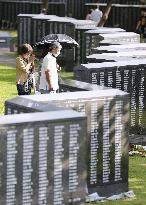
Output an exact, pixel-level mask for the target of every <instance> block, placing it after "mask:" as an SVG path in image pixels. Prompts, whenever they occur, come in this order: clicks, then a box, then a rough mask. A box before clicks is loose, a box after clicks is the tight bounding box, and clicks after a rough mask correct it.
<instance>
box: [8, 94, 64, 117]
mask: <svg viewBox="0 0 146 205" xmlns="http://www.w3.org/2000/svg"><path fill="white" fill-rule="evenodd" d="M63 109H64V111H65V110H66V108H60V107H57V106H55V105H53V104H51V103H50V104H49V105H48V103H42V102H35V101H33V100H27V101H26V100H23V99H21V98H19V97H16V98H13V99H9V100H6V101H5V115H10V114H18V113H32V112H48V111H60V110H63Z"/></svg>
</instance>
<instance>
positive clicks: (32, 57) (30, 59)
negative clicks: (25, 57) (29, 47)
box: [29, 54, 35, 63]
mask: <svg viewBox="0 0 146 205" xmlns="http://www.w3.org/2000/svg"><path fill="white" fill-rule="evenodd" d="M34 60H35V55H34V54H32V55H31V56H30V57H29V63H34Z"/></svg>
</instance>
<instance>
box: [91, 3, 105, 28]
mask: <svg viewBox="0 0 146 205" xmlns="http://www.w3.org/2000/svg"><path fill="white" fill-rule="evenodd" d="M102 15H103V13H102V11H100V10H99V8H98V6H95V8H94V10H93V11H92V12H91V20H92V21H95V22H96V23H97V26H98V24H99V22H100V19H101V17H102Z"/></svg>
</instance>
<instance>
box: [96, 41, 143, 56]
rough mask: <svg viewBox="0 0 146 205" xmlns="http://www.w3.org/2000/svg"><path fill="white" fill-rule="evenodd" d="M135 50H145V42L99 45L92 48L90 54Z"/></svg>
mask: <svg viewBox="0 0 146 205" xmlns="http://www.w3.org/2000/svg"><path fill="white" fill-rule="evenodd" d="M133 50H135V51H137V50H141V51H142V50H146V43H135V44H125V45H109V46H99V47H96V48H93V49H92V54H93V53H94V54H95V53H96V54H101V53H118V52H125V51H130V52H131V51H133Z"/></svg>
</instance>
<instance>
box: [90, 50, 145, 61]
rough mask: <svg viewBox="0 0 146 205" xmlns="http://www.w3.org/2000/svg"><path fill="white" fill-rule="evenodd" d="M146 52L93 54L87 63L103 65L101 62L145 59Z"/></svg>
mask: <svg viewBox="0 0 146 205" xmlns="http://www.w3.org/2000/svg"><path fill="white" fill-rule="evenodd" d="M145 58H146V50H134V49H133V50H131V51H127V50H125V52H123V51H122V52H120V51H119V52H117V53H101V54H91V55H89V56H86V62H88V63H96V62H97V63H101V62H115V61H129V60H130V61H131V60H132V59H137V60H138V59H145Z"/></svg>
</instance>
